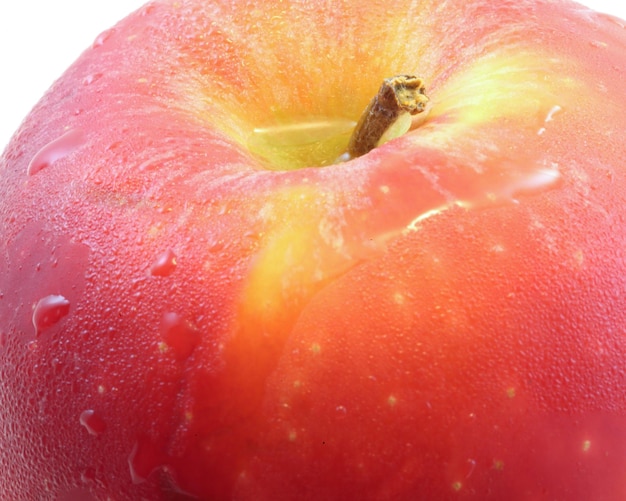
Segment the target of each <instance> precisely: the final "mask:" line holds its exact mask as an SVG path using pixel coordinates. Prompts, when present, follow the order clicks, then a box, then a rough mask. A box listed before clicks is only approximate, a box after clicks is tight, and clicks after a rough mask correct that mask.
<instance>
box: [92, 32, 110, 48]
mask: <svg viewBox="0 0 626 501" xmlns="http://www.w3.org/2000/svg"><path fill="white" fill-rule="evenodd" d="M114 31H115V29H109V30H106V31H103V32H102V33H100V34H99V35H98V36H97V37H96V39H95V40H94V42H93V44H92V46H91V47H92V48H93V49H96V48H98V47H102V46H103V45H104V43H105V42H106V41H107V40H108V39H109V38H110V37H111V35H112V34H113V32H114Z"/></svg>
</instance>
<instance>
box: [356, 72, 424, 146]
mask: <svg viewBox="0 0 626 501" xmlns="http://www.w3.org/2000/svg"><path fill="white" fill-rule="evenodd" d="M424 92H425V87H424V83H423V81H422V79H421V78H418V77H415V76H412V75H397V76H395V77H391V78H387V79H385V80H384V81H383V84H382V85H381V86H380V89H379V90H378V94H376V96H374V98H373V99H372V100H371V101H370V103H369V104H368V105H367V108H366V109H365V111H364V112H363V114H362V115H361V118H360V120H359V123H358V124H357V125H356V127H355V128H354V132H353V133H352V137H351V138H350V143H349V144H348V154H349V155H350V157H351V158H355V157H360V156H361V155H365V154H366V153H367V152H369V151H370V150H373V149H374V148H375V147H376V146H377V145H378V143H379V141H380V140H381V138H382V137H383V135H384V134H385V132H386V131H387V130H388V129H389V127H391V126H392V125H393V124H394V123H395V122H396V121H397V120H398V119H399V118H400V117H401V116H402V115H404V114H405V113H409V114H411V115H416V114H418V113H421V112H423V111H424V110H425V109H426V104H427V103H428V97H427V96H426V95H425V94H424Z"/></svg>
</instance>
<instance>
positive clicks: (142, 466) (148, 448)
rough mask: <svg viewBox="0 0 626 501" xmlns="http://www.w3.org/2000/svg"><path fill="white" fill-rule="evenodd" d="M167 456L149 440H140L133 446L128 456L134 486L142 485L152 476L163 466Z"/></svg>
mask: <svg viewBox="0 0 626 501" xmlns="http://www.w3.org/2000/svg"><path fill="white" fill-rule="evenodd" d="M164 460H165V455H164V454H163V451H161V450H160V449H159V447H158V446H157V445H156V444H155V443H154V442H152V441H150V440H149V439H148V438H145V437H144V438H140V439H138V440H137V441H136V442H135V444H134V445H133V449H132V451H131V453H130V454H129V456H128V466H129V469H130V478H131V480H132V482H133V484H142V483H144V482H145V481H146V480H148V477H149V476H150V474H151V473H152V472H153V471H155V470H157V469H158V468H160V467H161V466H163V464H164V462H165V461H164Z"/></svg>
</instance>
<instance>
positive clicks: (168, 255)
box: [150, 249, 177, 277]
mask: <svg viewBox="0 0 626 501" xmlns="http://www.w3.org/2000/svg"><path fill="white" fill-rule="evenodd" d="M176 264H177V262H176V254H174V252H173V251H172V249H168V250H166V251H165V252H163V253H162V254H161V255H160V256H159V257H158V258H157V259H156V261H155V262H154V264H153V265H152V268H150V273H151V274H152V275H154V276H155V277H168V276H170V275H171V274H172V273H174V270H175V269H176Z"/></svg>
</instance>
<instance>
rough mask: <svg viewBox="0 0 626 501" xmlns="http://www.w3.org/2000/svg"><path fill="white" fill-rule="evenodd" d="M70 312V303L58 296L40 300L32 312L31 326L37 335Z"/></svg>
mask: <svg viewBox="0 0 626 501" xmlns="http://www.w3.org/2000/svg"><path fill="white" fill-rule="evenodd" d="M69 312H70V302H69V301H68V300H67V299H65V298H64V297H63V296H60V295H54V294H53V295H50V296H46V297H44V298H43V299H40V300H39V301H38V302H37V305H36V306H35V310H34V311H33V325H34V326H35V332H36V334H37V335H39V334H41V333H42V332H43V331H44V330H45V329H47V328H48V327H51V326H53V325H54V324H56V323H57V322H58V321H59V320H61V319H62V318H63V317H64V316H65V315H67V314H68V313H69Z"/></svg>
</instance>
